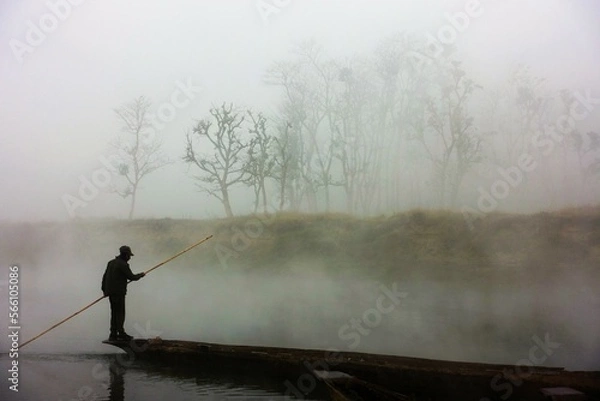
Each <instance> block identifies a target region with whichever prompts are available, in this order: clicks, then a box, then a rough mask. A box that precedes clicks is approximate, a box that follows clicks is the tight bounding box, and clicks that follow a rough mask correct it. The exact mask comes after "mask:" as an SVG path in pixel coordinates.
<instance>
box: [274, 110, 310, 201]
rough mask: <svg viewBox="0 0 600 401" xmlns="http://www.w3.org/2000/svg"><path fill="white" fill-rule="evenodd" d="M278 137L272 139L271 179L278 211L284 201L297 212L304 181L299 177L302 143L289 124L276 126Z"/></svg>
mask: <svg viewBox="0 0 600 401" xmlns="http://www.w3.org/2000/svg"><path fill="white" fill-rule="evenodd" d="M277 130H278V135H277V136H276V137H275V138H273V148H272V152H273V162H274V164H273V170H272V172H271V177H272V178H273V179H274V180H275V182H276V183H277V185H278V190H279V210H283V209H284V207H285V204H286V201H287V202H288V203H289V205H290V207H291V209H292V210H297V209H298V207H299V206H300V203H301V200H302V199H301V197H302V193H303V187H302V185H303V183H304V180H303V179H302V177H301V172H300V171H301V165H302V163H301V160H302V155H303V151H302V141H301V137H300V136H299V135H296V134H295V133H294V127H293V126H292V124H291V123H289V122H287V121H286V122H284V123H282V124H279V125H278V128H277Z"/></svg>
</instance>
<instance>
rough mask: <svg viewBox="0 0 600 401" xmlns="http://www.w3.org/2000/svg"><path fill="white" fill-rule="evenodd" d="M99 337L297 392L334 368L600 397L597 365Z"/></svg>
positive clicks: (452, 390) (441, 388)
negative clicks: (264, 378) (592, 368)
mask: <svg viewBox="0 0 600 401" xmlns="http://www.w3.org/2000/svg"><path fill="white" fill-rule="evenodd" d="M103 343H105V344H108V345H112V346H115V347H118V348H121V349H122V350H124V351H125V352H126V353H127V354H128V355H127V357H126V358H127V359H140V360H148V361H155V362H158V363H161V364H162V363H165V364H171V365H172V364H175V365H182V364H189V365H190V366H195V367H197V368H206V369H210V370H211V371H215V370H223V372H236V373H242V372H247V373H248V374H260V375H269V376H272V377H277V378H279V379H281V382H282V386H285V387H286V388H287V389H289V391H291V392H294V391H295V392H297V394H296V396H297V397H298V396H300V395H303V394H302V393H301V392H304V393H306V391H304V390H305V389H306V388H307V386H308V387H310V386H311V385H314V383H315V382H319V381H320V380H319V377H318V374H315V371H337V372H343V373H345V374H347V375H350V376H352V377H353V378H355V379H356V380H358V381H363V382H365V383H371V384H373V385H374V386H377V387H378V388H385V389H388V390H389V391H390V392H392V393H394V392H397V393H399V394H408V395H411V396H415V397H416V398H417V399H422V398H425V399H431V400H450V399H457V398H460V399H462V400H471V399H472V400H477V401H479V400H480V399H481V398H483V397H487V398H490V399H491V400H494V399H506V398H508V397H510V399H511V400H519V399H522V400H524V399H527V400H537V399H539V400H543V399H544V396H543V394H542V392H541V390H542V389H543V388H553V387H568V388H573V389H576V390H578V391H581V392H583V393H585V394H586V395H588V396H589V397H591V398H590V399H598V400H600V372H588V371H586V372H582V371H567V370H565V369H564V368H561V367H541V366H531V367H529V368H524V367H517V366H513V365H505V364H488V363H474V362H458V361H445V360H432V359H422V358H412V357H403V356H395V355H381V354H368V353H359V352H331V351H323V350H314V349H298V348H280V347H262V346H248V345H228V344H215V343H206V342H194V341H179V340H163V339H160V338H155V339H133V340H130V341H103ZM313 378H314V380H313ZM307 383H308V384H307ZM356 383H357V382H353V384H356ZM325 384H326V385H327V383H325ZM330 384H331V383H330ZM503 397H504V398H503Z"/></svg>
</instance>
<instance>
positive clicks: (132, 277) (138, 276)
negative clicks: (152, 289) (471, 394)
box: [121, 263, 146, 281]
mask: <svg viewBox="0 0 600 401" xmlns="http://www.w3.org/2000/svg"><path fill="white" fill-rule="evenodd" d="M121 271H122V272H123V274H125V277H127V280H130V281H137V280H139V279H141V278H142V277H144V276H145V275H146V274H145V273H138V274H133V272H132V271H131V268H130V267H129V264H127V263H121Z"/></svg>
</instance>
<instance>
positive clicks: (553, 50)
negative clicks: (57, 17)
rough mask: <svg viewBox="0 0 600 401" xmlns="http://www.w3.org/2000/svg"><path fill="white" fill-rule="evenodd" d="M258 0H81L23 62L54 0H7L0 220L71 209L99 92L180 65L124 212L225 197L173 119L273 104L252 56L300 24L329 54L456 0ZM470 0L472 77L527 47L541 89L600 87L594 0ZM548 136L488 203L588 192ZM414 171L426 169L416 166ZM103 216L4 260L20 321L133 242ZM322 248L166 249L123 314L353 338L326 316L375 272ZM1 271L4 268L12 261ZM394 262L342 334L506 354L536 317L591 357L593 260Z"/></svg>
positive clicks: (188, 333) (432, 21)
mask: <svg viewBox="0 0 600 401" xmlns="http://www.w3.org/2000/svg"><path fill="white" fill-rule="evenodd" d="M259 3H260V2H259V1H255V0H248V1H241V0H237V1H217V0H214V1H207V0H205V1H192V0H189V1H184V0H176V1H169V2H165V1H156V0H137V1H128V2H122V1H116V0H102V1H95V2H93V1H87V2H83V4H81V5H80V6H77V7H75V8H74V9H73V10H72V14H71V15H70V16H69V17H68V18H67V19H66V20H65V21H61V22H60V24H59V27H58V28H57V30H56V31H54V32H53V33H51V34H48V37H47V39H46V40H45V42H44V43H43V44H42V45H40V46H39V47H37V48H35V51H34V52H33V53H32V54H27V55H25V57H24V61H23V63H22V64H21V63H19V62H18V61H17V60H16V59H15V57H14V55H13V52H12V51H11V48H10V46H9V45H8V43H9V41H10V40H11V39H12V38H17V39H20V40H22V39H23V37H24V36H25V33H26V31H27V29H28V26H27V21H28V20H32V21H37V20H38V19H39V16H41V15H43V14H44V13H47V12H48V11H47V5H46V4H45V2H42V1H39V2H36V1H19V2H14V1H12V2H8V1H6V2H2V4H1V5H0V43H1V44H2V46H0V74H1V77H2V79H0V93H1V96H0V130H1V132H2V134H1V136H0V169H1V170H2V174H1V175H0V189H2V201H1V205H2V207H1V208H0V221H33V222H39V221H55V220H58V221H64V220H68V219H69V218H70V217H69V214H68V213H67V211H66V209H65V206H64V204H63V202H62V200H61V198H62V196H63V195H64V194H67V193H68V194H75V193H76V192H77V190H78V187H79V177H80V176H82V175H83V176H87V177H89V176H90V174H91V173H92V172H93V171H94V170H95V169H98V168H99V167H101V164H100V162H99V157H100V156H102V155H107V154H109V152H110V150H109V146H108V144H109V142H110V141H111V140H112V139H113V138H114V137H115V135H116V134H117V133H118V131H119V124H118V122H117V121H116V119H115V115H114V112H113V109H115V108H116V107H119V106H121V105H122V104H124V103H126V102H129V101H131V100H132V99H134V98H136V97H138V96H140V95H146V96H147V97H148V98H149V99H151V100H152V101H153V103H154V104H155V105H156V104H160V103H161V102H164V101H166V100H168V99H169V96H171V94H172V93H173V90H174V89H175V88H176V85H177V82H186V81H187V80H188V79H189V80H191V82H193V84H194V85H197V86H199V87H200V88H201V91H200V93H199V94H198V96H197V97H196V98H195V99H194V101H193V102H192V103H191V105H190V106H189V107H186V108H183V109H181V110H178V111H177V115H176V118H175V119H174V120H173V121H172V122H170V123H168V124H166V126H165V128H164V130H162V131H161V133H160V134H161V136H162V138H163V139H164V149H165V151H166V153H167V154H168V155H169V156H170V157H171V158H172V159H174V160H176V163H174V164H172V165H170V166H167V167H165V168H164V169H162V170H160V171H158V172H157V173H155V174H153V175H151V176H149V177H148V178H147V179H146V180H144V181H143V183H142V188H141V190H140V194H139V197H138V203H137V209H136V217H140V218H154V217H156V218H163V217H171V218H199V219H200V218H207V217H216V216H219V217H220V216H222V215H223V212H222V206H221V205H220V203H219V202H218V201H216V200H214V199H211V198H209V197H207V196H206V195H205V194H204V193H201V192H199V191H198V190H197V188H196V187H195V186H194V181H193V179H192V178H191V177H190V171H189V170H188V168H187V166H185V165H184V164H183V162H181V157H182V155H183V153H184V138H185V132H186V130H187V129H189V128H190V127H191V126H192V125H193V123H194V121H195V120H197V119H200V118H203V117H205V116H206V115H207V113H208V109H209V107H210V106H211V105H213V104H221V103H222V102H234V103H236V104H238V105H239V106H241V107H250V108H253V109H255V110H258V111H264V112H265V113H266V114H275V113H277V111H278V110H279V108H278V101H279V100H280V98H281V96H280V92H279V90H278V89H275V88H273V87H268V86H266V85H265V84H264V83H263V78H264V74H265V72H266V70H267V68H268V67H269V66H270V65H271V64H272V63H273V62H275V61H279V60H286V59H288V58H290V57H291V49H292V47H293V45H294V44H295V43H298V42H300V41H303V40H306V39H310V38H314V39H315V40H316V41H317V42H318V43H320V44H321V45H322V46H323V48H324V51H325V53H326V54H327V55H330V56H332V57H340V58H344V57H348V58H351V57H353V56H356V55H367V54H370V53H372V52H373V51H374V49H375V48H376V47H377V45H378V44H379V43H380V42H381V41H382V40H384V39H385V38H387V37H389V36H390V35H393V34H395V33H397V32H401V31H410V32H413V33H415V35H422V37H425V35H427V34H428V33H431V34H435V33H436V32H437V30H438V29H439V28H440V27H441V26H443V25H446V24H447V22H446V20H445V19H444V13H453V12H457V11H462V10H464V7H465V4H466V3H467V1H458V0H452V1H442V0H438V1H426V2H425V1H420V0H419V1H417V0H415V1H399V0H386V1H383V0H381V1H380V0H378V1H367V0H343V1H342V0H337V1H334V0H327V1H324V0H292V1H290V2H289V5H287V6H286V7H284V8H282V10H281V11H280V12H279V13H277V14H273V15H271V16H270V17H269V18H268V21H267V22H266V23H265V21H263V19H262V18H261V15H260V13H259V12H258V11H257V4H259ZM281 3H284V2H281ZM481 6H482V7H483V8H484V14H483V15H482V16H481V17H480V18H478V19H476V20H474V21H472V23H471V25H470V26H469V28H468V29H467V30H466V31H465V32H463V33H460V34H459V35H458V39H457V42H456V46H457V52H458V54H459V55H460V57H461V59H462V60H464V62H465V67H466V69H467V70H468V72H469V74H471V75H472V76H473V78H475V79H476V80H477V81H478V82H479V83H480V84H482V85H483V86H484V87H486V88H502V86H503V85H504V82H505V80H506V78H507V76H508V75H509V73H510V71H511V70H512V69H513V68H514V67H515V66H517V65H518V64H526V65H529V66H530V68H531V71H532V73H533V74H534V75H535V76H539V77H544V78H545V79H546V85H547V90H548V91H557V90H560V89H562V88H571V89H574V90H580V91H582V92H583V91H586V90H589V91H590V92H591V94H592V95H593V96H594V97H596V98H597V97H600V74H598V66H599V65H600V25H599V24H598V21H599V20H600V5H599V4H598V2H597V1H595V0H582V1H561V0H527V1H500V0H482V1H481ZM482 107H483V106H482ZM599 126H600V112H598V111H597V110H596V111H594V112H593V113H591V115H590V117H589V118H588V119H586V120H585V121H584V122H582V123H581V125H580V126H579V127H578V128H579V129H580V130H581V131H582V132H585V131H588V130H596V131H598V129H599V128H598V127H599ZM555 156H556V157H555V158H548V159H546V160H545V161H544V163H545V164H544V167H543V169H540V171H539V172H538V173H539V174H538V176H536V180H535V181H533V182H530V183H528V184H527V185H525V186H524V187H523V188H521V190H522V191H524V192H527V193H528V194H529V195H530V196H528V198H527V199H528V200H529V201H528V202H521V201H520V200H519V198H516V197H515V198H512V199H508V200H507V201H506V202H504V203H503V204H502V205H500V207H499V210H505V211H514V212H523V211H526V212H533V211H539V210H546V209H549V208H559V207H563V206H573V205H577V204H579V203H598V199H599V197H598V196H599V194H600V192H598V190H597V188H596V190H595V192H594V191H592V192H591V194H590V196H589V197H587V198H585V199H583V198H582V199H579V198H577V196H575V195H574V194H573V193H571V192H570V191H569V190H568V188H569V187H568V184H569V182H570V179H571V177H572V176H573V174H575V172H574V171H571V170H568V169H567V170H564V169H563V167H564V165H563V164H560V163H559V160H558V159H559V156H558V153H557V155H555ZM541 170H543V171H541ZM417 173H418V171H417ZM414 179H415V181H420V180H422V181H424V180H425V179H426V177H422V176H420V175H419V174H416V176H415V177H414ZM488 181H489V182H491V181H490V180H488ZM561 185H565V186H564V187H562V186H561ZM464 187H465V188H472V190H470V191H469V190H468V191H465V193H463V194H462V198H461V199H462V200H463V201H464V202H467V203H468V204H469V205H473V204H474V203H475V201H476V196H477V194H476V191H475V189H476V187H477V182H476V181H473V182H467V183H465V184H464ZM548 188H552V189H553V190H554V191H553V192H550V191H548ZM548 193H553V194H555V193H561V194H562V195H561V196H560V197H548ZM234 195H235V197H234V199H233V205H234V209H235V212H236V213H238V214H245V213H249V212H251V200H249V197H248V192H247V190H246V191H243V190H241V189H238V190H237V192H235V193H234ZM333 195H334V205H335V206H336V207H337V208H338V209H339V210H342V211H343V205H344V199H343V196H342V195H341V193H334V194H333ZM431 198H433V191H429V190H427V191H423V195H422V198H421V203H420V205H416V206H423V207H425V208H426V207H428V206H431V205H434V202H433V201H432V200H431ZM402 206H407V205H402ZM410 206H415V205H410ZM127 207H128V203H127V202H126V201H124V200H121V199H120V198H119V197H117V196H114V195H111V194H101V195H100V196H98V197H97V198H95V199H94V200H93V201H91V202H90V203H89V204H88V205H87V207H86V208H85V209H83V210H81V213H80V216H81V217H83V218H88V217H108V218H125V217H126V216H127ZM401 209H402V208H400V210H384V211H383V212H385V213H392V212H398V211H402V210H401ZM107 235H112V236H115V239H114V241H115V246H114V247H113V248H111V249H106V248H102V249H95V250H94V252H92V253H90V254H89V255H87V257H86V258H85V259H84V260H81V259H78V258H75V257H74V256H73V255H71V254H70V253H68V252H64V250H63V249H62V248H60V247H59V248H53V249H49V248H45V247H43V246H41V247H40V249H41V250H40V252H39V254H37V255H35V258H34V257H32V259H31V260H29V259H28V260H27V261H26V262H23V261H17V262H19V263H23V266H24V268H23V270H22V288H21V299H22V312H23V316H24V318H23V319H24V324H23V330H22V332H21V334H22V336H23V337H26V338H30V337H31V336H33V335H35V334H37V333H39V332H40V331H41V330H43V329H45V328H47V327H49V326H50V325H51V324H53V323H55V322H56V321H58V320H60V319H62V318H64V317H65V316H67V315H68V314H70V313H72V312H74V311H76V310H77V309H79V308H80V307H82V306H84V305H85V304H86V303H87V302H91V301H92V300H94V299H95V298H97V297H98V296H99V295H100V289H99V286H100V278H101V275H102V271H103V269H104V266H105V263H106V261H107V260H108V259H110V258H111V257H113V256H114V255H113V252H114V250H116V248H117V246H118V245H119V244H120V243H125V242H127V238H118V236H117V235H116V234H115V233H107ZM62 240H63V241H65V242H64V243H65V247H66V248H68V247H69V246H72V244H71V243H70V242H69V241H71V240H72V238H70V237H69V236H66V237H65V238H64V239H62ZM157 259H158V258H157V257H156V255H142V254H140V255H136V256H135V257H134V259H133V261H132V267H133V270H134V271H135V272H138V271H142V270H144V269H146V268H148V267H149V266H151V265H152V264H154V263H156V262H158V261H160V260H157ZM0 262H1V263H2V265H3V266H7V265H8V263H13V262H15V260H6V259H5V257H4V256H3V255H0ZM325 263H326V262H323V264H322V265H319V264H316V265H315V264H314V263H313V262H311V263H308V262H307V263H306V264H304V263H298V265H297V266H295V268H294V269H292V270H291V272H290V273H285V274H281V275H273V274H271V273H269V274H267V273H264V274H263V273H253V274H252V275H247V274H246V273H244V272H236V271H226V272H224V271H223V270H221V269H219V268H218V267H214V266H209V267H207V266H195V265H194V263H193V258H188V259H183V260H182V261H176V262H173V263H171V264H169V265H168V266H165V267H164V268H161V269H159V270H157V271H156V272H154V273H152V275H149V276H148V277H147V278H145V279H143V281H141V282H140V283H133V284H131V286H130V289H129V295H128V298H127V303H128V305H127V314H128V315H127V328H128V331H130V332H131V334H135V335H138V334H143V332H142V333H137V332H136V330H135V328H134V327H135V324H136V323H137V324H139V325H140V326H141V327H143V328H145V329H146V328H149V329H151V330H152V331H151V332H149V334H154V335H160V336H161V337H163V338H170V339H187V340H194V341H216V342H227V343H238V344H262V345H279V346H295V347H313V348H335V349H338V350H350V349H349V345H348V341H344V340H342V339H340V338H339V336H338V331H339V329H340V327H342V326H343V325H344V324H346V323H347V322H348V319H350V318H352V317H356V318H360V317H361V316H362V314H363V313H364V312H365V311H366V310H368V309H370V308H372V307H373V306H374V304H375V302H376V299H377V297H378V296H379V295H380V290H379V284H380V283H376V282H373V281H372V280H371V279H369V278H366V277H359V276H349V277H344V278H340V277H337V276H335V277H334V276H332V274H331V272H330V271H329V270H328V269H327V266H326V265H325ZM2 274H3V275H4V276H3V277H2V278H0V280H2V281H3V282H4V280H5V277H7V276H6V274H7V273H6V272H5V270H3V273H2ZM531 274H534V273H531ZM590 278H591V279H590ZM530 281H531V280H528V282H530ZM395 282H397V283H398V286H399V287H400V288H401V289H402V290H404V291H406V292H407V293H408V296H407V298H406V302H405V303H403V304H402V305H401V306H398V307H397V308H396V309H395V310H394V311H393V312H392V313H390V314H389V315H386V316H385V317H384V318H383V320H382V323H381V325H380V326H378V327H377V328H375V329H373V332H372V334H369V335H368V336H364V337H362V338H361V342H360V344H359V346H358V347H357V348H356V349H355V350H357V351H368V352H385V353H395V354H400V355H413V356H421V357H428V358H439V359H459V360H477V361H489V362H506V363H516V362H517V361H519V360H521V359H522V358H527V357H528V353H529V349H530V348H531V346H532V345H533V342H532V336H534V335H537V336H539V337H540V338H543V336H544V334H545V333H549V335H550V337H551V338H552V339H553V340H556V341H558V342H560V343H561V347H560V348H559V349H558V350H557V351H556V353H555V354H554V355H553V356H552V358H551V359H550V360H548V361H547V362H546V363H547V364H550V365H559V366H566V367H570V368H585V369H596V370H598V369H600V343H599V341H598V335H597V333H599V332H600V323H599V321H598V318H597V316H599V315H598V308H599V306H598V305H599V299H598V295H597V284H596V283H597V282H598V279H597V274H596V275H592V274H590V275H589V276H587V275H584V274H583V273H582V274H581V275H574V274H569V273H568V272H565V273H564V274H559V275H554V276H552V279H551V280H550V281H547V280H545V278H544V277H539V279H538V280H537V282H539V285H538V287H537V288H523V287H522V286H519V285H518V283H512V284H506V283H505V282H504V280H503V277H502V274H501V273H498V275H497V277H496V281H491V282H488V284H485V285H484V284H480V283H478V284H477V285H474V286H471V287H470V286H469V285H468V284H469V283H464V282H459V281H458V280H454V279H452V278H450V279H448V280H447V281H445V282H438V281H431V280H430V279H428V277H425V276H420V275H419V273H418V272H415V273H414V274H413V275H411V276H410V277H400V276H399V277H397V279H396V281H395ZM474 282H476V280H474ZM500 283H502V284H500ZM386 284H387V285H390V284H391V282H390V283H386ZM5 288H6V287H5V286H4V284H3V287H2V289H3V292H2V299H1V300H0V307H1V309H2V311H5V310H7V305H6V302H7V300H6V297H5V296H4V294H5V292H4V289H5ZM465 311H469V313H464V312H465ZM4 321H5V320H2V322H4ZM534 321H535V322H534ZM532 322H534V323H532ZM107 327H108V303H107V301H103V302H102V304H101V305H96V306H94V307H93V308H92V309H90V310H89V311H87V312H85V313H84V314H82V315H80V316H78V317H76V318H74V319H73V320H72V321H69V322H68V323H66V324H64V325H63V326H61V327H59V328H57V329H55V330H54V331H52V332H51V333H49V334H47V335H46V336H44V337H43V338H41V339H39V340H37V341H36V342H35V343H32V344H31V345H30V346H28V347H29V350H30V351H31V352H89V351H94V352H101V351H106V347H105V346H103V345H100V344H99V340H100V339H103V338H105V337H106V336H107V335H108V332H107ZM2 330H6V328H5V325H3V327H2V329H1V330H0V334H2V335H1V336H0V350H2V351H4V350H6V349H7V345H8V343H7V337H6V335H5V331H2ZM140 336H142V335H140Z"/></svg>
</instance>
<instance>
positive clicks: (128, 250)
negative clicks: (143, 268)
mask: <svg viewBox="0 0 600 401" xmlns="http://www.w3.org/2000/svg"><path fill="white" fill-rule="evenodd" d="M119 252H120V253H121V255H131V256H134V255H133V252H131V248H130V247H128V246H127V245H123V246H122V247H120V248H119Z"/></svg>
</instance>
